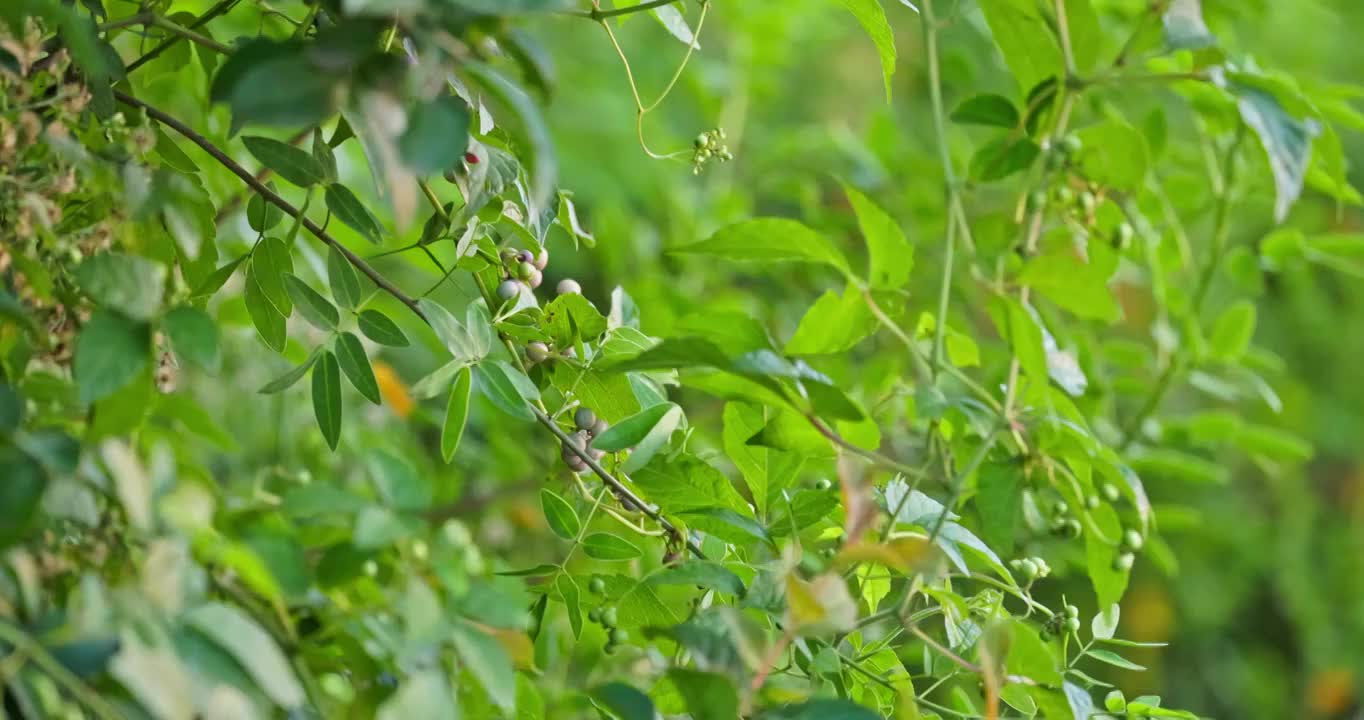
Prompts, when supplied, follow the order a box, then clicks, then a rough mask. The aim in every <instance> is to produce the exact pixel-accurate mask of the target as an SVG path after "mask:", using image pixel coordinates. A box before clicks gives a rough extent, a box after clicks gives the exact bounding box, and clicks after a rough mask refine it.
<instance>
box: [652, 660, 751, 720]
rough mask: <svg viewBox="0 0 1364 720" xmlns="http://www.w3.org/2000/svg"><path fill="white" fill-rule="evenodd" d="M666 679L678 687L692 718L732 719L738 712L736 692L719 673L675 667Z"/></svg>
mask: <svg viewBox="0 0 1364 720" xmlns="http://www.w3.org/2000/svg"><path fill="white" fill-rule="evenodd" d="M667 677H668V682H669V683H671V684H672V686H673V687H674V688H676V689H677V693H678V694H679V695H681V696H682V699H683V701H684V702H685V703H686V706H687V712H688V713H690V714H691V717H692V718H693V720H733V719H734V718H737V717H739V716H740V714H739V691H738V689H737V688H735V687H734V682H733V681H731V680H730V679H729V678H727V677H725V676H724V675H720V674H718V673H709V672H702V671H700V670H691V669H687V668H680V667H675V668H671V669H669V670H668V675H667Z"/></svg>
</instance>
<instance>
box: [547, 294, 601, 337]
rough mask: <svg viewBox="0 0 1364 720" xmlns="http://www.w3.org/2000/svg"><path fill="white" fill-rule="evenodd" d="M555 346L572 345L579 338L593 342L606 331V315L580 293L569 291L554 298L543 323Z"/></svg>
mask: <svg viewBox="0 0 1364 720" xmlns="http://www.w3.org/2000/svg"><path fill="white" fill-rule="evenodd" d="M541 327H543V328H544V330H545V332H546V333H548V334H549V337H550V339H552V340H553V341H554V345H555V347H572V346H573V343H574V341H575V336H574V334H575V332H576V335H577V338H580V339H582V341H583V342H591V341H593V340H596V339H597V338H598V337H601V334H602V333H604V332H606V317H605V316H603V315H602V314H601V313H600V312H598V311H597V308H596V307H594V306H593V305H592V303H591V302H589V301H588V299H587V298H585V297H583V296H582V295H580V294H578V293H568V294H566V295H560V296H559V297H557V298H554V300H553V301H552V302H550V303H549V304H548V305H546V306H545V309H544V320H543V322H542V324H541Z"/></svg>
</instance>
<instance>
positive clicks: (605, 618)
mask: <svg viewBox="0 0 1364 720" xmlns="http://www.w3.org/2000/svg"><path fill="white" fill-rule="evenodd" d="M601 624H602V625H603V626H605V627H609V628H613V627H615V626H616V608H615V606H614V605H613V606H611V607H608V608H606V609H605V610H602V611H601Z"/></svg>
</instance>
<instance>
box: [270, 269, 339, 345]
mask: <svg viewBox="0 0 1364 720" xmlns="http://www.w3.org/2000/svg"><path fill="white" fill-rule="evenodd" d="M284 287H285V289H286V290H287V291H288V292H289V299H290V300H292V301H293V304H294V305H295V306H296V307H297V308H298V312H299V314H301V315H302V316H303V319H304V320H307V321H308V322H309V323H311V324H312V326H313V327H315V328H317V329H318V330H322V331H323V332H330V331H332V330H335V329H336V326H337V324H338V323H340V322H341V315H340V314H339V313H337V311H336V306H335V305H333V304H331V303H330V302H328V301H327V298H324V297H322V294H321V293H319V292H318V291H316V290H314V289H312V288H310V287H308V284H307V283H305V282H303V281H302V280H299V279H298V276H296V275H288V274H286V275H285V276H284Z"/></svg>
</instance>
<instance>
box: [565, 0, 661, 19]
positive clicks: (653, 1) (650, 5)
mask: <svg viewBox="0 0 1364 720" xmlns="http://www.w3.org/2000/svg"><path fill="white" fill-rule="evenodd" d="M676 2H679V0H649V2H643V3H640V4H638V5H631V6H630V7H623V8H616V9H614V10H602V9H601V8H599V7H594V8H592V9H591V10H566V11H564V12H563V14H564V15H573V16H574V17H584V18H588V19H591V20H597V21H601V20H605V19H606V18H613V17H618V16H621V15H630V14H631V13H637V12H644V11H646V10H653V9H654V8H660V7H663V6H664V5H672V4H673V3H676Z"/></svg>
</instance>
